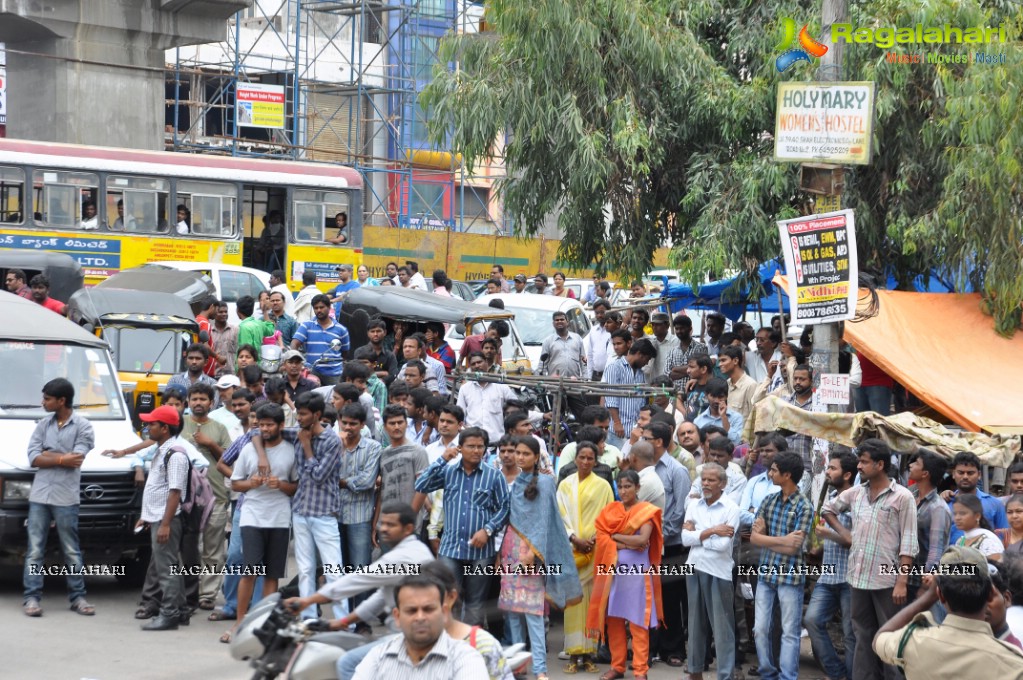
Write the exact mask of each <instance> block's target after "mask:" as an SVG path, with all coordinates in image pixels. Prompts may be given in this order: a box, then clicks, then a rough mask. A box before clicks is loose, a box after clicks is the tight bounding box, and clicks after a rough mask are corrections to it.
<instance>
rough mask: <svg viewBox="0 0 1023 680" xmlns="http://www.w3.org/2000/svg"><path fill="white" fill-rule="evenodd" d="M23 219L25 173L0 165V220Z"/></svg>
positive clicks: (5, 221)
mask: <svg viewBox="0 0 1023 680" xmlns="http://www.w3.org/2000/svg"><path fill="white" fill-rule="evenodd" d="M24 221H25V173H24V172H23V171H22V170H21V169H19V168H4V167H0V222H4V223H6V224H21V223H23V222H24Z"/></svg>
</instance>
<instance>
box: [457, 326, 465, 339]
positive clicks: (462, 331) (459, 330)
mask: <svg viewBox="0 0 1023 680" xmlns="http://www.w3.org/2000/svg"><path fill="white" fill-rule="evenodd" d="M455 332H456V333H458V334H459V335H461V336H462V337H465V324H464V323H456V324H455Z"/></svg>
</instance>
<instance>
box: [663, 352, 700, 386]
mask: <svg viewBox="0 0 1023 680" xmlns="http://www.w3.org/2000/svg"><path fill="white" fill-rule="evenodd" d="M707 353H708V352H707V346H706V345H705V344H703V343H702V342H700V341H698V340H691V341H690V342H689V346H688V347H686V348H685V349H682V347H681V341H680V346H679V347H675V348H674V349H672V350H671V352H669V353H668V360H667V361H665V362H664V375H666V376H668V377H670V375H669V374H670V373H671V369H673V368H675V367H676V366H688V365H689V358H690V357H694V356H696V355H697V354H707ZM688 380H689V376H686V377H684V378H682V379H681V380H676V381H675V391H676V392H677V393H679V394H685V391H686V381H688Z"/></svg>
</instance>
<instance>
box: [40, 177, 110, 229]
mask: <svg viewBox="0 0 1023 680" xmlns="http://www.w3.org/2000/svg"><path fill="white" fill-rule="evenodd" d="M32 184H33V191H34V194H35V211H34V212H35V219H36V221H37V222H42V223H43V224H46V225H47V226H51V227H63V228H65V229H98V228H99V226H100V222H99V219H100V218H99V215H98V213H97V209H98V204H97V203H96V198H97V197H98V196H99V176H98V175H95V174H93V173H91V172H67V171H64V170H36V171H35V173H34V174H33V177H32ZM87 205H91V206H92V211H91V216H89V217H87V218H86V219H84V220H83V219H82V213H83V212H85V209H86V207H87Z"/></svg>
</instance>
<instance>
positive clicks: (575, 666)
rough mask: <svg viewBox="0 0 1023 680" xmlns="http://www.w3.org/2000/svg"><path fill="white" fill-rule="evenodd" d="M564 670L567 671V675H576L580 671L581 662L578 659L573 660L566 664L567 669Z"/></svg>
mask: <svg viewBox="0 0 1023 680" xmlns="http://www.w3.org/2000/svg"><path fill="white" fill-rule="evenodd" d="M564 672H565V674H566V675H575V674H576V673H578V672H579V662H578V661H572V662H571V663H569V664H568V665H567V666H565V671H564Z"/></svg>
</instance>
